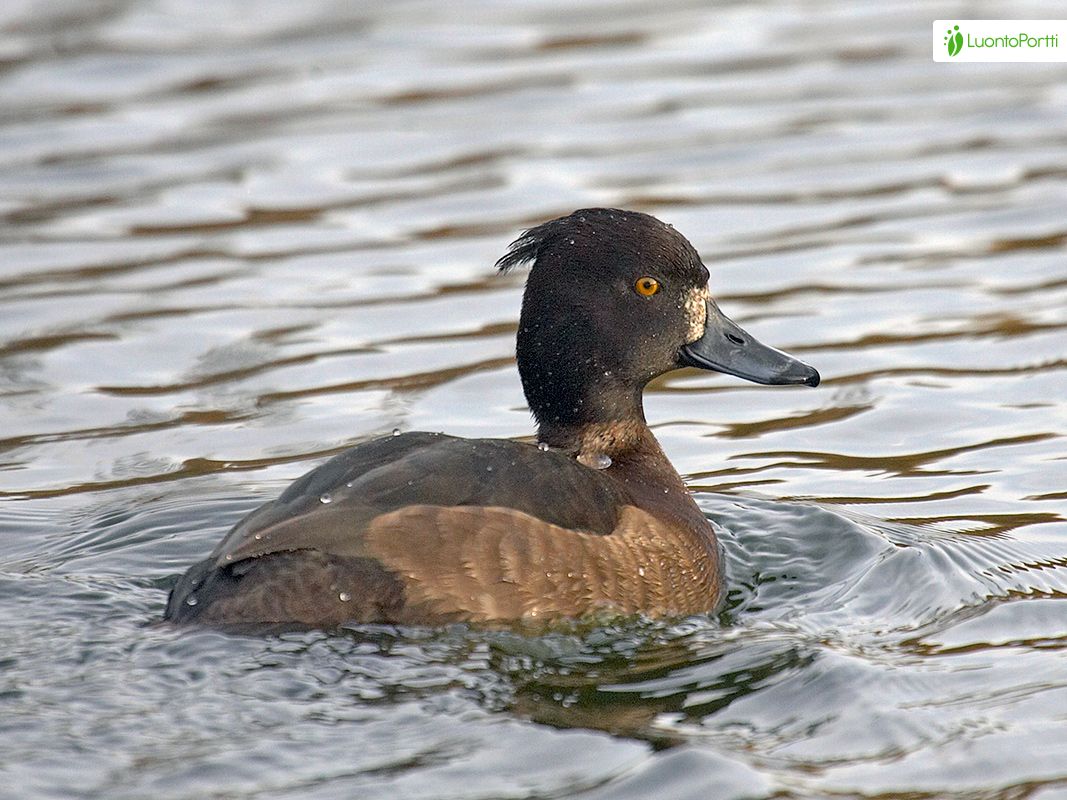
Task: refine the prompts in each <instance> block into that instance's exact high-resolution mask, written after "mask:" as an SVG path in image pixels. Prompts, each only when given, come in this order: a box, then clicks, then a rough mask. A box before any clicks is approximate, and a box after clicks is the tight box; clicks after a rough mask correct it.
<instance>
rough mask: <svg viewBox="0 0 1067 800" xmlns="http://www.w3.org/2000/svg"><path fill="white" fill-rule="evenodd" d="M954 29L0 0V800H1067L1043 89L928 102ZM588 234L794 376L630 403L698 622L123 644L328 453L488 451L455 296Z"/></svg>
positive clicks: (979, 87)
mask: <svg viewBox="0 0 1067 800" xmlns="http://www.w3.org/2000/svg"><path fill="white" fill-rule="evenodd" d="M968 12H970V13H968ZM953 15H959V16H993V17H995V16H1004V15H1005V12H1004V11H1003V9H999V10H997V6H996V4H979V5H977V6H965V5H962V4H959V3H952V2H949V3H947V4H944V3H942V4H933V3H924V2H886V3H878V4H874V3H870V4H867V3H844V2H841V3H832V2H816V0H793V1H792V2H786V1H785V0H781V1H780V2H773V1H769V2H760V3H747V2H745V3H742V2H737V3H724V4H716V5H714V6H711V5H709V4H703V3H695V2H692V3H686V2H680V3H671V2H657V3H648V4H645V3H612V2H596V3H590V4H578V3H572V2H568V3H563V2H556V0H529V2H521V3H507V4H505V3H495V2H488V1H486V2H462V3H447V4H446V3H432V2H424V3H423V2H397V3H389V4H385V3H382V4H372V3H365V4H364V3H341V2H328V1H327V0H307V1H306V2H299V3H297V2H261V3H256V4H254V5H253V4H249V3H244V2H240V1H239V0H231V1H230V2H220V3H212V4H204V3H200V2H195V1H194V0H157V1H156V2H148V1H146V2H123V1H122V0H67V1H66V2H63V3H45V2H35V1H34V0H17V1H16V2H9V3H5V4H3V6H2V8H0V216H2V217H3V223H2V225H0V498H2V503H3V505H2V514H0V619H2V620H3V622H2V623H0V643H2V649H0V795H4V796H11V797H18V798H45V797H64V798H67V797H108V798H126V797H129V798H141V797H158V798H201V797H227V798H245V797H256V798H268V797H269V798H297V797H299V798H350V797H375V798H378V797H380V798H398V797H402V798H456V799H459V798H464V799H466V800H470V799H471V798H486V799H488V798H561V797H580V798H584V799H585V800H594V799H604V800H606V799H608V798H612V799H614V798H619V799H621V800H629V799H633V800H637V799H638V798H642V799H643V798H651V797H656V798H734V797H775V798H783V797H812V798H821V797H827V796H835V797H886V798H888V797H907V798H926V797H958V798H1005V799H1008V798H1011V799H1015V798H1040V800H1052V799H1053V798H1067V650H1065V645H1067V606H1063V605H1062V604H1063V602H1064V600H1065V598H1067V521H1065V517H1067V447H1065V433H1067V402H1065V400H1064V397H1065V396H1067V381H1065V377H1064V370H1065V367H1067V356H1065V350H1067V348H1065V346H1064V345H1065V336H1064V330H1065V327H1067V248H1065V243H1067V216H1065V208H1067V82H1065V81H1067V65H1064V64H1046V65H1041V64H1003V65H993V64H990V65H983V64H968V65H959V64H957V65H953V64H934V63H932V61H931V58H930V51H929V47H930V44H929V42H930V23H931V20H932V19H934V18H935V17H936V18H944V17H951V16H953ZM1010 16H1016V17H1019V18H1024V17H1025V18H1044V17H1056V16H1062V7H1061V6H1059V5H1058V4H1055V3H1049V4H1040V3H1016V4H1012V8H1011V12H1010ZM594 205H614V206H625V207H631V208H636V209H640V210H645V211H649V212H651V213H654V214H656V215H658V216H660V217H661V218H663V219H664V220H666V221H668V222H671V223H673V224H674V225H675V226H676V227H678V228H679V229H680V230H681V231H682V232H683V233H685V234H686V235H687V236H689V238H690V239H691V240H692V241H693V242H694V244H695V245H696V246H697V248H698V249H699V250H700V252H701V253H702V254H703V256H704V259H705V261H706V263H707V264H708V266H709V267H710V268H711V270H712V276H713V277H712V286H713V289H714V290H715V291H716V293H717V295H718V296H719V299H720V302H721V305H722V306H723V307H724V309H725V310H726V311H727V313H729V314H730V315H731V316H733V317H734V318H735V319H738V320H739V321H740V322H742V324H744V325H745V326H746V327H748V328H749V329H750V330H751V331H753V333H755V334H756V335H758V336H759V337H761V338H762V339H764V340H766V341H769V342H772V343H775V344H777V345H778V346H781V347H783V348H786V349H789V350H791V351H795V352H797V353H798V354H800V355H802V357H804V358H805V359H806V360H809V361H811V362H812V363H814V364H816V365H817V366H818V367H819V368H820V370H821V371H822V373H823V376H824V379H825V382H824V384H823V385H822V386H821V387H820V388H819V389H818V390H810V389H804V388H799V389H793V388H789V389H768V388H763V387H756V386H753V385H750V384H745V383H742V382H740V381H737V380H735V379H731V378H727V377H725V376H721V375H715V374H697V373H695V372H679V373H676V374H673V375H671V376H668V377H667V378H666V379H664V380H661V381H659V382H657V383H656V384H655V385H654V386H653V387H652V388H651V390H650V392H649V394H648V396H647V402H646V405H647V411H648V415H649V418H650V422H651V423H652V424H653V427H654V429H655V431H656V433H657V435H658V436H659V437H660V439H661V441H662V442H663V444H664V447H665V448H666V450H667V452H668V454H669V455H670V457H671V458H672V460H673V461H674V463H675V464H676V465H677V467H678V468H679V471H680V472H682V473H683V475H685V477H686V479H687V481H688V482H689V484H690V486H691V487H692V489H693V490H694V492H695V493H696V495H697V498H698V500H699V502H700V504H701V506H702V507H703V508H704V509H705V510H706V512H707V515H708V516H709V517H710V518H711V519H713V520H715V521H716V522H718V523H720V524H721V525H722V526H723V527H724V528H725V530H726V533H725V536H724V544H725V546H726V549H727V552H728V556H729V566H728V569H729V574H730V581H731V587H732V591H731V596H730V604H729V608H728V610H727V611H726V612H724V613H723V614H722V615H721V616H720V617H719V618H715V619H705V618H698V619H690V620H685V621H682V622H677V623H673V624H653V623H647V622H634V623H632V624H627V625H619V626H617V627H612V628H591V627H584V628H576V629H573V630H560V631H556V632H552V633H549V634H546V635H543V636H532V635H527V636H523V635H520V634H518V633H513V632H500V631H497V632H484V631H478V630H472V629H467V628H462V627H460V628H449V629H447V630H396V629H391V628H371V629H358V630H353V631H352V632H351V633H350V635H326V634H322V633H289V634H281V635H274V636H266V637H254V636H229V635H223V634H220V633H215V632H210V631H176V630H172V629H169V628H167V627H163V626H159V625H158V624H156V622H155V621H156V620H157V619H158V618H159V616H160V614H161V612H162V609H163V605H164V601H165V597H166V592H167V590H168V589H169V587H170V586H171V585H172V583H173V582H174V581H175V580H176V577H177V576H178V575H179V574H180V573H181V572H182V571H183V569H184V568H185V567H186V566H187V565H188V564H189V563H190V562H192V561H193V560H195V559H197V558H200V557H202V556H203V555H204V554H206V553H207V552H208V551H209V550H210V549H211V547H212V546H213V545H214V543H215V542H216V541H217V539H218V538H219V537H220V536H221V535H222V534H223V532H224V531H225V529H226V528H227V527H228V526H230V525H231V524H233V522H234V521H235V520H236V519H238V518H239V517H240V516H242V515H243V514H244V513H246V512H247V511H248V510H249V509H251V508H252V507H254V506H255V505H256V504H258V503H260V502H262V501H264V500H265V499H268V498H270V497H272V496H274V495H276V494H277V493H278V492H279V491H280V490H281V488H282V487H283V486H285V485H286V483H287V482H288V481H290V480H291V479H293V478H294V477H296V476H297V475H299V474H300V473H302V472H304V471H305V470H307V469H308V468H310V467H311V466H312V465H314V464H315V463H317V462H319V461H320V460H322V459H323V458H324V457H326V456H328V455H330V454H332V453H334V452H336V451H338V450H339V449H341V448H344V447H345V446H347V445H350V444H352V443H354V442H358V441H360V440H361V439H363V438H365V437H368V436H371V435H375V434H379V433H381V432H383V431H387V430H390V429H392V428H394V427H398V428H401V429H404V430H417V429H430V430H446V431H448V432H450V433H455V434H461V435H478V436H503V437H519V436H525V435H528V434H529V433H530V432H531V425H530V419H529V415H528V412H527V411H526V409H525V405H524V401H523V398H522V394H521V391H520V387H519V382H518V378H517V375H516V372H515V368H514V363H513V356H512V351H513V337H514V333H515V328H516V319H517V315H518V303H519V298H520V294H521V283H522V276H521V275H519V274H516V275H512V276H508V277H503V278H501V277H496V276H494V275H493V274H492V270H491V265H492V263H493V261H494V260H495V259H496V258H497V257H498V256H499V255H500V254H501V253H502V252H503V250H504V248H505V247H506V245H507V243H508V242H509V241H510V240H511V239H512V238H514V236H515V235H517V233H518V232H519V231H520V230H521V229H522V228H524V227H527V226H529V225H531V224H534V223H537V222H539V221H542V220H545V219H547V218H550V217H552V216H556V215H558V214H562V213H566V212H569V211H571V210H573V209H575V208H579V207H584V206H594Z"/></svg>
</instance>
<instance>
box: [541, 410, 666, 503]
mask: <svg viewBox="0 0 1067 800" xmlns="http://www.w3.org/2000/svg"><path fill="white" fill-rule="evenodd" d="M537 440H538V441H539V442H543V443H545V444H547V445H548V446H549V447H551V448H552V449H553V450H560V451H562V452H564V453H567V454H568V455H570V456H572V457H574V458H577V459H578V460H579V461H580V462H582V463H583V464H585V465H586V466H589V467H593V468H598V469H608V470H609V473H613V474H618V473H620V472H621V473H626V472H629V471H630V470H636V469H640V470H641V471H642V472H644V473H645V474H648V475H650V476H652V475H654V476H655V478H656V479H657V480H658V481H661V482H664V483H667V484H670V485H671V486H672V487H674V488H684V484H683V482H682V479H681V477H680V476H679V475H678V473H677V472H676V471H675V469H674V467H673V466H672V465H671V463H670V461H668V460H667V456H666V455H665V454H664V452H663V448H661V447H660V444H659V442H658V441H656V437H655V436H653V434H652V431H651V430H649V427H648V424H647V423H646V422H645V418H644V414H643V413H640V414H635V415H632V416H627V417H622V418H620V419H614V420H603V421H592V422H572V423H564V424H559V423H549V422H543V423H541V424H540V425H539V426H538V430H537Z"/></svg>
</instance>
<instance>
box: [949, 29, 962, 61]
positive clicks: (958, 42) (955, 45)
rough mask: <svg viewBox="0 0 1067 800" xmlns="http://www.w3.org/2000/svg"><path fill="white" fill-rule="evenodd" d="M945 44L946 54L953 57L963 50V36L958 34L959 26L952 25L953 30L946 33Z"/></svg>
mask: <svg viewBox="0 0 1067 800" xmlns="http://www.w3.org/2000/svg"><path fill="white" fill-rule="evenodd" d="M945 44H946V45H948V54H949V55H950V56H954V55H957V54H959V52H960V50H962V49H963V34H962V33H960V26H959V25H954V26H953V29H952V30H950V31H948V36H946V37H945Z"/></svg>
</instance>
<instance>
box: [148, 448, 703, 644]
mask: <svg viewBox="0 0 1067 800" xmlns="http://www.w3.org/2000/svg"><path fill="white" fill-rule="evenodd" d="M688 538H691V537H685V536H674V535H673V534H672V532H671V531H669V530H665V529H664V526H663V525H662V524H659V523H658V521H657V520H655V519H653V518H652V517H650V516H649V515H648V514H645V513H644V512H641V511H639V510H638V509H637V508H635V507H634V506H633V505H632V504H631V501H630V498H629V497H627V496H626V493H625V492H624V491H623V490H621V489H620V488H619V486H618V484H617V483H616V482H615V481H613V480H611V479H610V478H609V477H608V476H607V475H606V473H605V472H601V471H598V470H595V469H590V468H589V467H586V466H583V465H581V464H579V463H578V462H576V461H575V460H574V459H572V458H568V457H567V456H565V455H563V454H560V453H557V452H554V451H544V450H541V449H539V448H538V447H535V446H533V445H529V444H522V443H519V442H512V441H506V440H498V439H459V438H455V437H450V436H444V435H440V434H430V433H409V434H404V435H399V436H386V437H383V438H380V439H375V440H373V441H369V442H366V443H364V444H361V445H358V446H356V447H354V448H352V449H350V450H348V451H346V452H344V453H342V454H340V455H338V456H336V457H335V458H333V459H331V460H330V461H328V462H326V463H325V464H323V465H321V466H320V467H318V468H317V469H315V470H312V471H311V472H309V473H308V474H307V475H305V476H303V477H302V478H300V479H299V480H297V481H296V482H295V483H294V484H292V485H291V486H290V487H289V488H288V489H287V490H286V491H285V492H284V493H283V494H282V495H281V496H280V497H279V498H278V499H277V500H275V501H273V502H271V503H268V504H266V505H264V506H262V507H260V508H259V509H257V510H256V511H254V512H252V513H251V514H250V515H248V516H247V517H246V518H245V519H243V520H242V521H241V522H239V523H238V524H237V525H236V526H235V527H234V528H233V530H232V531H230V533H229V534H228V535H227V536H226V537H225V539H223V541H222V542H221V543H220V544H219V546H218V547H217V548H216V550H215V552H213V553H212V555H211V556H210V557H209V558H208V559H206V560H205V561H203V562H201V563H199V564H197V565H195V566H194V567H193V568H191V569H190V570H189V572H188V573H187V574H186V575H185V576H184V577H183V578H182V579H181V581H180V582H179V583H178V585H177V586H176V587H175V589H174V591H173V592H172V593H171V597H170V601H169V603H168V607H167V612H166V616H167V618H168V619H171V620H174V621H191V620H200V621H205V622H217V623H270V622H278V623H281V622H296V623H306V624H311V625H323V624H333V623H337V624H339V623H342V622H345V621H348V620H355V621H386V622H409V621H410V622H417V621H423V620H426V621H439V620H443V619H479V620H492V619H514V618H518V617H523V616H527V617H528V616H537V615H538V614H539V613H543V614H554V615H558V616H575V615H580V614H581V613H584V612H586V611H588V610H590V607H595V606H596V605H597V604H598V603H603V604H606V605H612V606H615V607H620V610H624V611H625V610H629V608H627V607H628V606H630V605H631V603H630V602H628V601H627V598H632V599H633V601H634V603H635V604H636V605H635V608H637V609H643V608H647V607H648V606H649V605H650V604H651V605H653V606H655V605H657V604H658V605H661V606H662V605H663V604H670V607H671V608H674V607H675V606H678V610H680V611H686V610H692V608H690V607H693V608H697V607H699V608H701V609H707V608H710V607H711V606H712V605H714V601H715V600H716V597H715V596H714V595H715V591H714V586H713V584H714V583H715V582H714V581H709V580H706V579H705V580H704V581H700V580H699V578H700V575H698V574H697V573H699V572H702V571H704V570H706V569H710V568H714V567H716V566H717V564H716V563H715V562H716V560H717V559H716V558H715V555H716V554H712V557H711V558H710V559H709V555H708V552H706V550H705V549H704V547H703V545H702V544H701V543H699V542H689V541H683V540H687V539H688ZM679 549H680V550H679ZM646 550H647V552H645V551H646ZM659 551H662V552H659ZM687 553H688V554H689V555H688V557H687V556H686V554H687ZM679 555H681V558H679ZM658 561H662V562H664V563H663V564H662V565H659V566H656V564H657V562H658ZM645 563H648V564H649V566H648V569H649V570H650V571H655V572H657V573H658V572H663V574H662V575H649V576H648V580H644V577H645V568H644V567H641V566H639V564H645ZM568 576H569V577H568ZM657 577H658V580H657ZM705 577H707V576H705ZM638 584H640V585H638ZM645 584H647V585H645ZM657 585H661V586H662V595H663V596H662V597H659V598H657V597H655V596H653V595H655V594H656V592H657V588H656V586H657ZM687 585H690V586H696V588H695V589H690V590H681V591H679V588H678V587H685V586H687ZM703 585H708V586H711V587H712V588H711V589H708V590H707V591H705V590H703V589H701V588H700V587H701V586H703ZM709 592H710V594H709ZM694 593H695V596H689V595H694ZM624 606H625V607H624Z"/></svg>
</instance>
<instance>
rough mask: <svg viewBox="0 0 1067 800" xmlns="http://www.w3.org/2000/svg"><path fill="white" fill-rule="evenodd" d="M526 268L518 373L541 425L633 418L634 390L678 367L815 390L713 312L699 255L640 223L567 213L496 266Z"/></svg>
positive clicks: (800, 370) (637, 403)
mask: <svg viewBox="0 0 1067 800" xmlns="http://www.w3.org/2000/svg"><path fill="white" fill-rule="evenodd" d="M527 261H528V262H532V264H533V269H532V270H531V271H530V276H529V278H528V279H527V281H526V292H525V294H524V296H523V301H522V315H521V317H520V320H519V333H518V366H519V375H520V377H521V378H522V386H523V390H524V391H525V393H526V399H527V400H528V401H529V403H530V408H531V410H532V411H533V413H534V416H535V417H536V419H537V421H538V423H539V424H540V425H541V427H542V428H545V427H550V428H551V427H581V426H584V425H587V424H591V423H604V422H613V421H619V420H629V419H634V418H635V417H636V418H639V419H642V420H643V419H644V415H643V412H642V407H641V392H642V390H643V389H644V387H645V384H647V383H648V382H649V381H650V380H651V379H652V378H654V377H656V376H657V375H662V374H663V373H665V372H669V371H670V370H673V369H678V368H679V367H684V366H692V367H699V368H701V369H712V370H717V371H719V372H725V373H728V374H732V375H737V376H739V377H742V378H745V379H747V380H751V381H755V382H757V383H777V384H791V383H806V384H808V385H809V386H815V385H817V384H818V382H819V373H818V372H816V371H815V370H814V369H813V368H812V367H810V366H808V365H807V364H803V363H802V362H800V361H797V360H796V359H794V358H792V357H791V356H788V355H786V354H785V353H782V352H780V351H778V350H775V349H773V348H770V347H767V346H766V345H763V344H761V343H760V342H758V341H756V339H754V338H753V337H752V336H750V335H749V334H747V333H746V332H745V331H743V330H742V329H741V328H740V327H738V326H737V325H736V324H735V323H734V322H732V321H731V320H729V319H728V318H727V317H726V316H725V315H723V314H722V312H720V311H719V309H718V307H717V306H716V305H715V303H714V301H713V300H712V299H711V297H710V295H709V293H708V270H707V269H706V268H705V267H704V265H703V263H701V260H700V256H699V254H698V253H697V252H696V250H695V249H694V248H693V246H692V245H691V244H690V243H689V242H688V241H687V240H686V238H685V237H684V236H682V235H681V234H680V233H678V232H677V231H676V230H675V229H674V228H672V227H671V226H669V225H666V224H664V223H662V222H660V221H659V220H658V219H656V218H655V217H651V216H649V215H648V214H641V213H638V212H636V211H621V210H618V209H607V208H590V209H583V210H581V211H575V212H574V213H573V214H571V215H569V216H566V217H560V218H559V219H555V220H552V221H551V222H546V223H545V224H543V225H539V226H538V227H536V228H532V229H530V230H528V231H526V232H525V233H524V234H523V235H522V236H521V237H519V238H518V239H517V240H516V241H515V242H514V243H512V245H511V247H510V249H509V250H508V252H507V254H506V255H505V256H504V257H503V258H501V259H500V261H499V262H497V266H498V267H499V268H500V269H501V271H506V270H508V269H510V268H511V267H514V266H516V265H518V264H521V263H523V262H527Z"/></svg>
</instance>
